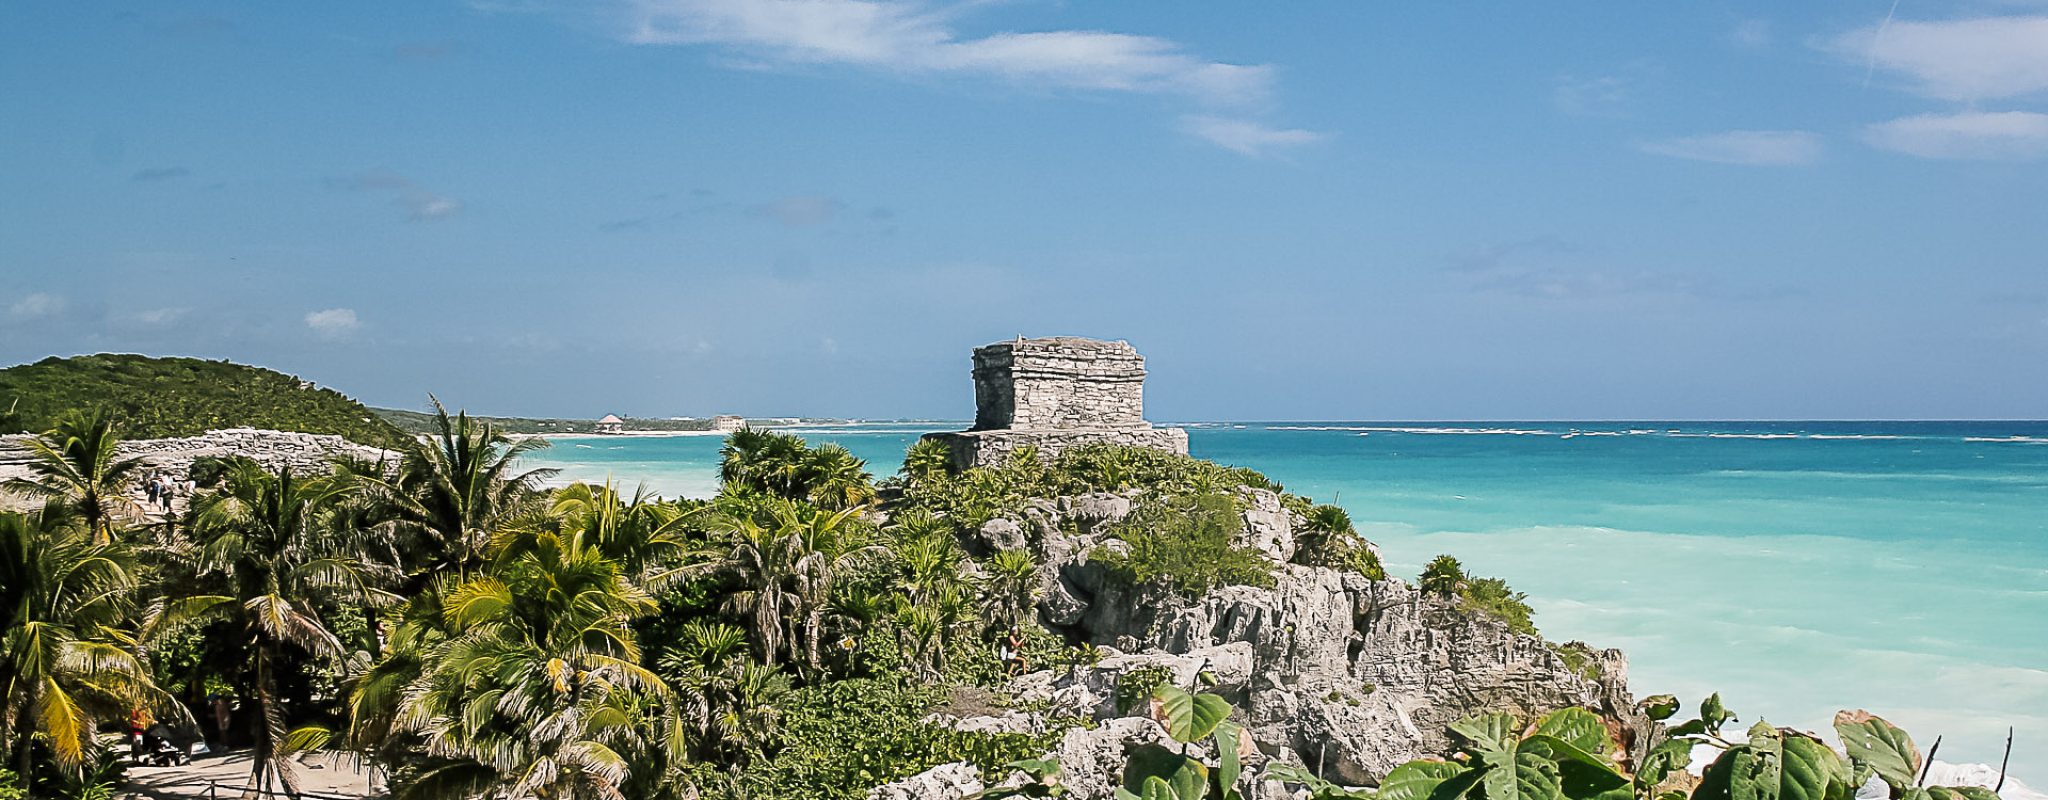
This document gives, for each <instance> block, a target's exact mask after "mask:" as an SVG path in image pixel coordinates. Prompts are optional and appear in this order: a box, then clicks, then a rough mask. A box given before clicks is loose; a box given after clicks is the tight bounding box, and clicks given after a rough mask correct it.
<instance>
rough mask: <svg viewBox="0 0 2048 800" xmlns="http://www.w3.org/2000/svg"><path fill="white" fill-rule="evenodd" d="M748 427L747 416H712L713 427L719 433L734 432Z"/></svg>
mask: <svg viewBox="0 0 2048 800" xmlns="http://www.w3.org/2000/svg"><path fill="white" fill-rule="evenodd" d="M744 427H747V418H746V417H739V416H734V415H732V414H720V415H718V416H715V417H712V418H711V429H712V430H714V431H718V432H719V433H732V432H733V431H736V430H739V429H741V428H744Z"/></svg>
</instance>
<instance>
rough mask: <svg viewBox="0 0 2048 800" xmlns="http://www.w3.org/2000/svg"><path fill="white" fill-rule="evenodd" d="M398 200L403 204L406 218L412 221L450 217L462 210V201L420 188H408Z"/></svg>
mask: <svg viewBox="0 0 2048 800" xmlns="http://www.w3.org/2000/svg"><path fill="white" fill-rule="evenodd" d="M398 200H399V202H401V203H404V204H405V217H406V219H410V220H414V221H419V220H429V219H441V218H443V217H452V216H455V215H456V213H458V212H460V211H462V201H460V200H457V199H455V198H453V197H448V196H446V195H439V194H434V193H433V192H428V191H422V190H420V189H408V190H406V192H405V193H403V194H401V195H399V197H398Z"/></svg>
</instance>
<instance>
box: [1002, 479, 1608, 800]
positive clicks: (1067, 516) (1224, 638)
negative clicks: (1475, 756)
mask: <svg viewBox="0 0 2048 800" xmlns="http://www.w3.org/2000/svg"><path fill="white" fill-rule="evenodd" d="M1241 491H1242V492H1243V494H1244V497H1243V498H1242V499H1243V500H1244V502H1243V503H1242V504H1241V505H1242V506H1243V508H1244V510H1243V512H1242V513H1243V517H1244V519H1243V521H1244V532H1243V534H1242V535H1241V538H1240V540H1239V542H1238V544H1239V545H1240V546H1244V547H1249V548H1252V549H1255V550H1257V551H1258V552H1260V553H1261V554H1263V555H1264V556H1265V557H1266V558H1267V559H1269V560H1270V561H1272V562H1274V569H1275V577H1276V579H1277V580H1276V582H1275V585H1274V586H1273V587H1271V588H1260V587H1253V586H1224V587H1220V588H1217V589H1214V590H1211V591H1209V592H1207V593H1206V594H1204V595H1202V596H1200V597H1197V598H1187V597H1183V596H1180V595H1178V594H1175V593H1172V592H1168V591H1150V590H1143V589H1135V590H1134V589H1131V588H1128V587H1125V586H1121V585H1118V584H1116V583H1115V582H1113V581H1110V580H1108V579H1107V574H1106V571H1105V570H1104V569H1103V568H1102V567H1101V565H1099V564H1097V563H1094V562H1093V561H1092V560H1091V554H1092V553H1094V552H1096V550H1097V548H1098V547H1107V548H1112V549H1113V548H1115V547H1117V546H1119V545H1120V544H1121V543H1120V542H1118V541H1116V540H1114V539H1110V538H1109V537H1108V535H1107V533H1108V530H1109V529H1110V527H1111V526H1113V525H1114V524H1115V523H1117V522H1119V521H1121V520H1123V519H1124V518H1125V517H1126V516H1127V515H1128V514H1129V513H1130V512H1131V509H1132V505H1133V496H1131V495H1116V494H1097V495H1086V496H1080V497H1067V498H1059V499H1056V500H1046V501H1036V502H1033V503H1031V504H1029V505H1028V506H1027V508H1026V509H1025V510H1024V511H1023V513H1022V514H1020V515H1018V516H1017V517H1015V518H1010V519H998V520H994V521H991V522H990V523H988V524H986V525H984V526H983V527H982V528H981V530H980V531H979V532H978V535H977V536H975V537H972V538H973V539H974V541H970V542H969V545H970V546H971V547H976V548H981V549H1000V548H1007V547H1028V548H1030V549H1031V551H1032V552H1033V554H1034V555H1036V556H1037V557H1038V559H1039V563H1040V564H1041V567H1040V573H1039V578H1040V581H1041V588H1042V592H1041V595H1040V601H1039V607H1038V611H1039V616H1040V620H1041V621H1042V622H1043V623H1045V624H1046V625H1048V626H1049V627H1051V628H1053V629H1055V630H1059V631H1063V632H1065V633H1067V634H1068V635H1070V636H1071V637H1073V638H1076V639H1079V640H1082V641H1087V642H1090V643H1093V644H1095V645H1098V646H1099V647H1101V648H1102V653H1103V656H1104V657H1103V658H1102V659H1101V660H1100V661H1099V662H1097V663H1096V664H1094V665H1091V666H1077V667H1073V668H1070V669H1067V670H1064V671H1059V672H1050V671H1048V672H1039V673H1035V674H1031V675H1025V676H1023V677H1021V678H1018V679H1017V680H1016V681H1015V682H1014V683H1013V684H1012V686H1011V690H1012V692H1013V693H1015V694H1016V695H1017V697H1018V698H1019V699H1020V700H1023V701H1025V702H1026V703H1027V704H1032V705H1034V706H1036V707H1043V708H1048V709H1051V711H1052V713H1057V714H1072V715H1081V716H1086V717H1089V718H1092V719H1094V720H1097V721H1103V722H1104V724H1105V725H1107V724H1108V722H1109V721H1114V722H1115V723H1116V724H1117V725H1118V726H1121V727H1119V728H1117V729H1118V730H1121V729H1122V728H1123V727H1132V726H1136V727H1138V728H1142V727H1143V725H1142V724H1140V723H1149V721H1145V720H1136V719H1130V717H1129V715H1132V714H1142V713H1143V712H1144V709H1143V708H1138V709H1119V708H1117V707H1116V703H1115V702H1114V699H1115V695H1116V686H1117V683H1118V681H1119V679H1120V678H1121V677H1122V676H1124V675H1127V674H1130V673H1132V672H1133V671H1135V670H1139V669H1149V670H1152V671H1153V672H1154V674H1157V673H1158V672H1159V671H1163V672H1164V673H1166V674H1170V675H1171V676H1172V680H1173V681H1174V682H1175V683H1177V684H1179V685H1181V686H1193V685H1195V676H1196V674H1197V673H1204V672H1205V673H1208V676H1209V678H1211V679H1213V681H1214V685H1213V686H1212V687H1210V688H1208V689H1206V690H1207V691H1213V692H1217V693H1219V694H1222V695H1223V696H1224V697H1225V698H1226V699H1228V700H1230V701H1231V702H1232V703H1233V704H1235V705H1236V707H1237V708H1238V710H1239V713H1240V714H1241V715H1242V719H1241V722H1243V723H1244V724H1245V725H1246V726H1247V727H1248V728H1249V730H1250V731H1251V733H1252V736H1253V739H1254V740H1255V742H1256V744H1257V747H1258V750H1259V753H1258V754H1257V756H1256V757H1255V758H1254V759H1253V760H1254V761H1255V762H1257V763H1258V764H1260V765H1262V764H1264V763H1267V762H1270V761H1283V762H1288V763H1294V764H1300V765H1305V766H1307V767H1309V768H1311V769H1314V770H1317V771H1319V772H1320V773H1321V774H1323V775H1324V777H1326V778H1328V779H1331V780H1334V781H1337V782H1340V783H1346V784H1358V785H1370V784H1374V783H1376V782H1377V781H1378V779H1379V778H1380V777H1381V776H1383V775H1385V774H1386V773H1387V771H1388V770H1391V769H1392V768H1393V767H1395V766H1397V765H1399V764H1401V763H1404V762H1406V761H1409V760H1412V759H1415V758H1419V757H1423V756H1430V755H1440V754H1444V753H1447V752H1448V751H1449V750H1450V749H1451V746H1452V743H1451V741H1450V739H1449V737H1448V732H1447V730H1446V729H1447V727H1448V726H1449V725H1450V724H1451V723H1453V722H1456V721H1458V720H1460V719H1463V718H1465V717H1467V716H1471V715H1473V714H1476V713H1479V712H1481V711H1489V710H1507V711H1513V712H1516V713H1518V714H1521V715H1524V716H1525V717H1527V716H1533V715H1535V714H1539V713H1542V712H1545V711H1549V710H1552V709H1556V708H1560V707H1565V706H1580V707H1585V708H1589V709H1592V710H1594V711H1596V712H1598V713H1600V714H1602V715H1603V716H1605V717H1607V718H1609V719H1610V720H1612V721H1613V722H1614V723H1615V724H1616V725H1617V726H1618V727H1619V728H1621V729H1622V730H1624V731H1631V730H1642V729H1645V728H1646V727H1647V725H1648V723H1647V721H1646V720H1643V719H1642V718H1641V717H1640V716H1639V714H1638V712H1636V711H1635V709H1634V702H1633V699H1632V698H1631V697H1630V696H1629V693H1628V686H1627V662H1626V660H1625V659H1624V657H1623V656H1622V654H1621V652H1620V651H1618V650H1599V651H1594V650H1591V649H1588V648H1585V647H1584V646H1583V645H1573V646H1571V649H1570V650H1567V649H1566V648H1561V647H1560V646H1558V645H1553V644H1551V643H1549V642H1546V641H1544V640H1543V639H1541V638H1539V637H1536V636H1530V635H1526V634H1520V633H1516V632H1514V631H1512V630H1510V629H1509V628H1508V626H1507V625H1506V624H1505V623H1503V622H1501V621H1499V620H1496V619H1493V618H1491V617H1489V616H1487V615H1486V614H1484V613H1482V612H1476V611H1473V610H1470V609H1466V608H1462V607H1460V606H1459V604H1458V602H1457V601H1455V600H1453V599H1449V598H1441V597H1435V596H1430V595H1426V594H1424V593H1422V592H1420V591H1419V590H1417V589H1416V588H1415V587H1413V586H1411V585H1409V584H1408V583H1406V582H1404V581H1400V580H1393V579H1387V580H1371V579H1368V578H1366V577H1365V576H1363V575H1360V574H1357V573H1354V572H1342V571H1338V570H1335V569H1329V568H1323V567H1310V566H1302V565H1299V564H1294V563H1290V559H1291V558H1292V557H1293V556H1294V554H1295V552H1296V549H1297V548H1296V540H1295V531H1297V530H1298V529H1300V527H1301V525H1302V523H1303V520H1301V519H1300V518H1299V517H1297V516H1296V515H1294V514H1292V513H1291V512H1289V511H1287V510H1286V509H1285V508H1284V507H1283V506H1282V504H1281V503H1280V498H1279V496H1278V495H1276V494H1274V493H1273V492H1269V491H1265V490H1259V489H1244V490H1241ZM1126 720H1128V721H1126ZM1098 738H1100V737H1098ZM1127 738H1128V737H1127ZM1134 741H1135V740H1134ZM1097 749H1102V748H1097ZM1110 749H1114V748H1110ZM1102 760H1103V759H1101V758H1094V759H1092V760H1091V762H1090V763H1091V764H1092V763H1094V762H1095V761H1102ZM1090 769H1094V767H1090ZM1091 774H1092V773H1091ZM1247 780H1248V784H1247V786H1246V787H1244V788H1245V790H1246V792H1247V796H1258V795H1260V794H1263V793H1265V790H1266V789H1268V788H1271V787H1263V786H1260V785H1258V784H1257V782H1256V781H1255V780H1252V779H1250V778H1248V779H1247ZM1098 782H1099V781H1097V780H1090V781H1087V783H1088V784H1089V786H1088V787H1085V788H1086V789H1096V788H1101V787H1097V786H1095V784H1096V783H1098ZM1111 785H1114V782H1113V781H1111V782H1110V783H1107V784H1103V786H1111ZM1069 791H1070V792H1072V793H1073V796H1077V797H1081V798H1091V797H1096V796H1107V795H1106V793H1105V794H1102V795H1095V794H1090V793H1088V791H1085V790H1084V787H1076V786H1073V785H1071V784H1070V785H1069ZM1104 791H1105V792H1106V789H1105V790H1104Z"/></svg>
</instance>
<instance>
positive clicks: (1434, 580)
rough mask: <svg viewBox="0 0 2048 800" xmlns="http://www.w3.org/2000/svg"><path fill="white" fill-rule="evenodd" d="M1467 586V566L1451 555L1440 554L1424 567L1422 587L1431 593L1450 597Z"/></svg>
mask: <svg viewBox="0 0 2048 800" xmlns="http://www.w3.org/2000/svg"><path fill="white" fill-rule="evenodd" d="M1464 586H1465V567H1464V565H1462V564H1459V563H1458V559H1457V558H1455V557H1453V556H1451V555H1448V554H1446V555H1440V556H1437V557H1436V558H1433V559H1430V561H1429V564H1427V565H1425V566H1424V567H1423V568H1422V581H1421V589H1422V591H1424V592H1427V593H1429V594H1436V595H1443V596H1445V597H1449V596H1451V595H1454V594H1457V593H1458V592H1459V590H1461V589H1462V588H1464Z"/></svg>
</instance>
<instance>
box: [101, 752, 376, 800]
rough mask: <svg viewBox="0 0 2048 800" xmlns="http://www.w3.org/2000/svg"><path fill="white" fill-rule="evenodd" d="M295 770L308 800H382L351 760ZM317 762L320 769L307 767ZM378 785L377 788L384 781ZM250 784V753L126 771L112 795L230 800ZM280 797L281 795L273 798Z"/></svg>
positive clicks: (325, 759)
mask: <svg viewBox="0 0 2048 800" xmlns="http://www.w3.org/2000/svg"><path fill="white" fill-rule="evenodd" d="M306 761H307V762H308V765H307V766H297V769H296V772H297V775H298V780H299V792H300V794H301V795H302V796H303V797H305V798H307V800H361V799H362V798H373V797H381V796H382V794H381V792H376V791H372V789H371V776H370V774H369V772H368V770H366V769H364V768H363V767H362V766H361V765H359V764H357V763H356V762H355V760H354V759H350V758H345V757H341V756H336V755H318V756H309V757H307V759H306ZM312 764H317V765H319V766H320V768H319V769H314V768H312V767H311V766H310V765H312ZM376 783H377V785H378V786H379V788H380V789H381V786H382V783H383V781H382V780H381V779H380V780H378V781H377V782H376ZM248 784H249V753H248V752H247V751H237V752H234V753H229V754H228V755H226V756H202V757H200V758H196V759H193V761H192V763H191V764H188V765H185V766H182V767H137V766H131V767H129V768H128V783H127V785H125V786H123V787H121V790H120V792H118V793H117V794H116V795H115V796H117V797H122V798H135V800H145V799H148V800H208V799H209V798H217V799H218V800H234V798H238V797H241V796H242V791H241V790H242V787H244V786H247V785H248ZM278 796H279V797H282V796H283V795H278Z"/></svg>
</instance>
